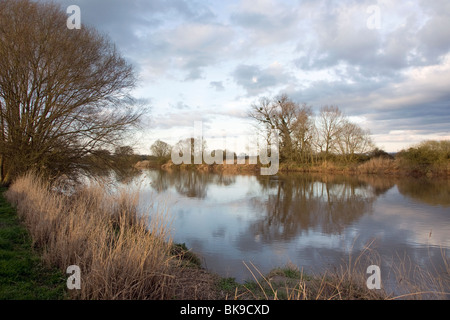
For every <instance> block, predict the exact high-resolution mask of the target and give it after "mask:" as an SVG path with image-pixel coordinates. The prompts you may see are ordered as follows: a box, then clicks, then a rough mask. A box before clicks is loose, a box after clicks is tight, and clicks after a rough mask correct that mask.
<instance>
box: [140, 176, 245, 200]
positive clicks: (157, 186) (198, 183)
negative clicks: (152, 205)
mask: <svg viewBox="0 0 450 320" xmlns="http://www.w3.org/2000/svg"><path fill="white" fill-rule="evenodd" d="M147 175H148V176H149V177H150V179H151V181H152V182H151V186H152V188H153V189H154V190H155V191H157V192H158V193H161V192H164V191H166V190H168V189H169V188H171V187H172V188H174V189H175V191H176V192H177V193H178V194H180V195H182V196H185V197H188V198H198V199H204V198H206V196H207V193H208V186H209V185H219V186H220V185H223V186H229V185H232V184H234V183H235V182H236V177H235V176H232V175H221V174H210V173H209V172H200V171H195V170H176V171H164V170H149V171H148V172H147Z"/></svg>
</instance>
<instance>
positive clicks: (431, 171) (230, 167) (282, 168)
mask: <svg viewBox="0 0 450 320" xmlns="http://www.w3.org/2000/svg"><path fill="white" fill-rule="evenodd" d="M135 167H136V168H139V169H143V168H162V169H165V170H177V169H182V170H183V169H195V170H199V171H211V172H218V173H230V174H233V173H237V174H239V173H256V174H257V173H258V172H259V170H260V168H261V167H262V165H261V164H260V163H257V164H250V163H249V160H248V158H247V159H246V162H245V164H237V162H236V157H235V161H234V162H229V161H226V160H224V163H223V164H213V165H207V164H205V163H203V164H199V165H195V164H181V165H175V164H173V162H172V161H171V160H170V159H169V158H167V156H164V157H163V158H155V157H153V158H151V159H148V160H147V159H144V160H143V161H138V162H137V163H136V164H135ZM279 172H308V173H339V174H378V175H399V176H416V177H419V176H427V177H450V141H448V140H444V141H424V142H422V143H420V144H418V145H415V146H412V147H410V148H408V149H405V150H402V151H400V152H398V153H397V154H395V155H392V154H388V153H386V152H385V151H383V150H380V149H378V148H375V149H374V150H372V151H371V152H369V153H366V154H359V155H355V156H354V158H353V160H352V161H351V162H349V161H346V160H345V158H343V157H342V156H339V155H332V154H329V155H328V156H325V154H322V156H317V157H316V161H315V162H314V163H300V162H293V161H282V162H281V163H280V165H279Z"/></svg>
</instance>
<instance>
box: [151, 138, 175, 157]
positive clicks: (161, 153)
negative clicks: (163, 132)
mask: <svg viewBox="0 0 450 320" xmlns="http://www.w3.org/2000/svg"><path fill="white" fill-rule="evenodd" d="M171 150H172V147H171V146H170V145H169V144H168V143H166V142H164V141H161V140H157V141H155V143H153V144H152V146H151V147H150V151H151V152H152V154H153V155H154V156H155V157H157V158H158V160H167V159H169V158H170V153H171Z"/></svg>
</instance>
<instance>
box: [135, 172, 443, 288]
mask: <svg viewBox="0 0 450 320" xmlns="http://www.w3.org/2000/svg"><path fill="white" fill-rule="evenodd" d="M142 177H144V179H143V180H144V183H143V184H142V186H143V188H144V190H142V191H143V194H147V193H148V192H150V190H151V191H152V192H153V193H156V194H157V195H159V197H161V199H165V198H168V197H169V198H171V199H173V198H175V199H176V201H175V203H174V204H173V207H172V208H171V213H172V215H173V216H174V218H175V222H174V225H173V236H174V240H175V241H176V242H184V243H186V245H187V246H188V247H190V248H192V249H193V250H194V251H195V252H196V253H198V254H200V255H201V256H202V257H203V258H204V262H205V266H206V267H208V268H209V269H211V270H212V271H214V272H217V273H219V274H221V275H223V276H231V277H235V278H236V279H237V280H238V281H243V280H245V279H248V278H249V274H248V271H247V270H246V268H245V267H244V266H243V263H242V262H243V261H252V262H253V263H254V264H255V265H257V266H258V268H260V270H261V272H268V271H269V270H270V269H272V268H274V267H279V266H282V265H284V264H285V263H287V262H288V261H290V262H293V263H295V264H297V265H299V266H301V267H304V268H305V270H307V269H308V268H310V269H313V270H317V269H319V268H321V267H325V266H330V265H337V264H340V263H341V262H342V260H344V259H345V258H346V255H348V254H349V253H352V254H355V255H357V254H358V252H359V251H360V250H362V249H363V248H364V246H365V245H366V244H367V243H369V242H371V241H372V240H374V239H375V240H376V241H375V242H374V245H375V249H376V250H377V252H378V253H379V254H380V255H381V256H382V258H383V259H382V266H381V267H382V272H384V275H387V274H390V273H392V272H391V269H390V268H391V267H392V265H391V262H390V261H391V260H392V258H393V257H396V256H399V255H400V256H405V255H406V256H407V257H408V258H409V259H411V261H412V263H415V264H417V265H420V266H421V267H430V268H433V269H434V270H440V269H439V268H440V266H442V264H443V259H442V254H443V253H444V254H446V256H448V253H447V251H448V250H449V248H450V238H449V237H448V235H449V234H450V216H449V212H448V206H449V205H450V203H449V201H450V200H449V199H450V196H449V192H450V185H449V182H448V181H433V180H416V179H398V178H386V177H380V176H353V177H349V176H335V175H334V176H321V175H306V174H289V175H282V174H280V175H277V176H252V175H249V176H244V175H220V174H212V173H203V172H195V171H173V172H166V171H158V170H150V171H145V173H144V175H143V176H141V177H140V179H141V180H142ZM146 186H149V187H148V188H147V187H146ZM149 201H157V200H155V198H154V197H151V200H149ZM430 260H432V261H430ZM431 264H432V265H431ZM438 272H441V271H438ZM449 290H450V289H449Z"/></svg>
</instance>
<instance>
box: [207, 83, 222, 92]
mask: <svg viewBox="0 0 450 320" xmlns="http://www.w3.org/2000/svg"><path fill="white" fill-rule="evenodd" d="M209 85H210V86H211V87H212V88H214V89H215V90H216V91H224V90H225V87H224V86H223V83H222V81H211V82H210V83H209Z"/></svg>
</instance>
